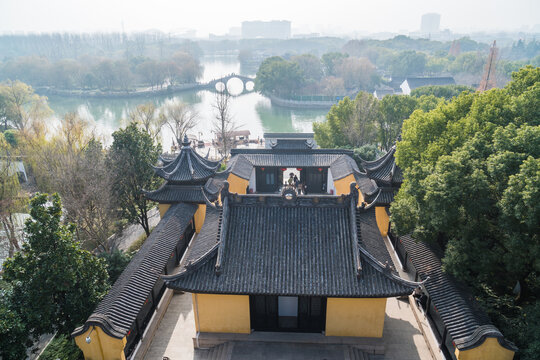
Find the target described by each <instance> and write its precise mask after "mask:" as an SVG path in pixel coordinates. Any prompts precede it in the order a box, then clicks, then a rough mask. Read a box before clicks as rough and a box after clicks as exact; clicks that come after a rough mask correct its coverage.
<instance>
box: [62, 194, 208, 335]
mask: <svg viewBox="0 0 540 360" xmlns="http://www.w3.org/2000/svg"><path fill="white" fill-rule="evenodd" d="M196 210H197V206H196V205H192V204H183V203H180V204H175V205H172V206H171V207H170V208H169V210H168V211H167V212H166V213H165V215H164V216H163V218H162V219H161V221H160V222H159V224H158V225H157V226H156V227H155V229H154V230H153V231H152V233H150V236H149V237H148V239H146V241H145V242H144V244H143V245H142V247H141V249H140V250H139V251H138V252H137V254H135V256H134V257H133V259H131V261H130V263H129V264H128V266H127V267H126V268H125V270H124V271H123V272H122V274H121V275H120V277H119V278H118V280H116V282H115V283H114V285H113V286H112V288H111V290H109V292H108V293H107V295H105V297H104V298H103V300H102V301H101V302H100V303H99V304H98V306H97V307H96V309H95V310H94V312H93V313H92V315H90V317H89V318H88V320H86V322H85V323H84V325H83V326H81V327H79V328H77V329H75V331H74V332H73V333H72V336H77V335H80V334H82V333H84V332H85V331H86V330H88V328H89V327H90V326H92V325H97V326H100V327H101V328H102V329H103V331H105V333H107V334H108V335H110V336H112V337H115V338H118V339H121V338H123V337H124V336H126V334H127V332H128V331H129V329H130V328H131V326H132V324H133V322H134V321H135V319H136V318H137V315H138V313H139V311H140V309H141V308H142V306H143V305H144V302H145V301H146V299H147V298H148V296H149V295H150V293H151V291H152V288H153V287H154V285H155V283H156V281H157V280H158V279H159V277H160V276H161V273H162V272H163V270H164V268H165V265H166V264H167V261H168V260H169V256H170V254H171V252H172V251H173V250H174V249H175V247H176V246H177V244H178V240H179V236H180V235H181V234H183V233H184V231H185V230H186V228H187V227H188V225H189V223H190V221H191V219H192V217H193V214H195V211H196Z"/></svg>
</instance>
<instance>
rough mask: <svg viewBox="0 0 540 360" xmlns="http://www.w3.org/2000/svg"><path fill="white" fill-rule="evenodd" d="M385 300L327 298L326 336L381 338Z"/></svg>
mask: <svg viewBox="0 0 540 360" xmlns="http://www.w3.org/2000/svg"><path fill="white" fill-rule="evenodd" d="M385 310H386V298H374V299H347V298H328V300H327V303H326V331H325V334H326V335H327V336H361V337H379V338H380V337H382V335H383V328H384V315H385Z"/></svg>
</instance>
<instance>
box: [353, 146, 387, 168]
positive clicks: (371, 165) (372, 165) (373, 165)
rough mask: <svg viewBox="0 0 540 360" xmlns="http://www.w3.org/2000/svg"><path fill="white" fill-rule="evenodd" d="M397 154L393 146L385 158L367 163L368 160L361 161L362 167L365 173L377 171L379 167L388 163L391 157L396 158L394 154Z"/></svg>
mask: <svg viewBox="0 0 540 360" xmlns="http://www.w3.org/2000/svg"><path fill="white" fill-rule="evenodd" d="M395 152H396V147H395V146H392V148H390V150H388V151H387V152H386V154H384V155H383V156H381V157H380V158H378V159H375V160H372V161H367V160H363V159H362V160H361V164H362V167H363V168H364V170H365V171H368V170H373V169H376V168H377V167H378V166H379V165H381V164H382V163H383V162H386V161H387V160H388V159H389V158H390V157H392V156H394V153H395Z"/></svg>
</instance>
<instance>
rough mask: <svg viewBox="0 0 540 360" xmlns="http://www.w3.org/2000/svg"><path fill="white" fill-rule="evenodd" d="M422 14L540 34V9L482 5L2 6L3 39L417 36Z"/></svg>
mask: <svg viewBox="0 0 540 360" xmlns="http://www.w3.org/2000/svg"><path fill="white" fill-rule="evenodd" d="M425 13H437V14H440V15H441V22H440V30H446V29H448V30H450V31H452V32H455V33H468V32H499V31H525V32H540V15H539V14H540V2H538V1H534V0H515V1H512V2H508V1H503V0H495V1H487V0H481V1H477V2H471V1H465V0H457V1H454V2H452V3H450V2H448V1H423V0H411V1H409V2H407V3H405V2H402V1H397V0H384V1H380V2H378V3H365V4H359V3H353V4H350V3H349V2H347V1H342V0H340V1H334V2H333V3H332V4H331V6H329V5H328V4H324V5H320V4H313V3H311V2H308V1H306V0H300V1H295V2H294V3H293V2H287V1H283V0H276V1H275V2H273V3H260V4H259V3H257V4H256V5H254V4H253V3H247V2H245V1H240V0H232V1H229V2H227V3H225V2H215V1H210V2H198V3H192V4H189V5H185V4H182V3H176V2H172V1H167V0H155V1H153V2H152V3H151V6H149V5H148V2H143V1H140V0H134V1H125V0H121V1H117V2H114V3H111V2H110V1H105V0H95V1H90V0H82V1H77V2H76V3H75V2H72V1H68V0H51V1H48V2H40V1H15V0H4V1H2V4H0V34H10V33H15V34H16V33H51V32H74V33H92V32H122V31H125V32H138V31H149V30H159V31H162V32H164V33H182V32H185V31H188V30H196V36H197V37H199V38H201V37H206V36H208V34H210V33H212V34H216V35H226V34H228V32H229V30H230V28H232V27H239V26H240V25H241V22H242V21H253V20H262V21H270V20H288V21H291V27H292V32H293V35H294V34H299V33H319V34H322V35H353V36H354V35H367V34H370V33H382V32H389V33H403V34H407V33H410V32H415V31H418V30H419V29H420V19H421V16H422V15H423V14H425Z"/></svg>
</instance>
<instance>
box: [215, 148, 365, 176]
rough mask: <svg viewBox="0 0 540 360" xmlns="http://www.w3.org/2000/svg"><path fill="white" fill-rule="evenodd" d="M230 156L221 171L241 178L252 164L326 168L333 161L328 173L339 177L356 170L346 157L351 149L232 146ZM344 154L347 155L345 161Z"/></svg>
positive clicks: (249, 169) (251, 167)
mask: <svg viewBox="0 0 540 360" xmlns="http://www.w3.org/2000/svg"><path fill="white" fill-rule="evenodd" d="M231 155H232V158H231V160H230V161H229V164H228V165H227V169H226V170H225V172H227V173H233V174H235V175H237V176H239V177H241V178H243V179H246V180H248V179H249V178H250V177H251V171H252V170H253V168H254V167H297V168H306V167H321V168H329V167H331V166H332V165H333V164H334V163H335V162H336V161H338V163H339V164H338V163H336V164H335V165H334V168H335V169H334V170H332V176H333V177H334V179H340V178H342V177H345V176H347V175H348V174H352V173H354V172H355V171H359V170H358V166H357V165H356V163H355V162H354V160H352V158H350V157H351V156H352V151H351V150H340V149H312V148H309V149H292V148H280V149H278V148H274V149H232V150H231ZM346 158H349V159H350V161H348V160H347V159H346Z"/></svg>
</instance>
